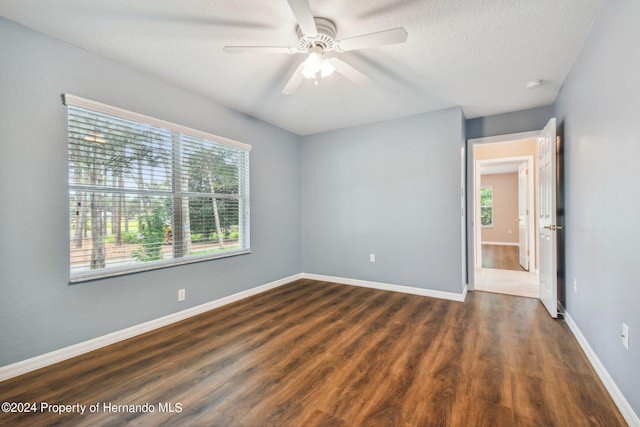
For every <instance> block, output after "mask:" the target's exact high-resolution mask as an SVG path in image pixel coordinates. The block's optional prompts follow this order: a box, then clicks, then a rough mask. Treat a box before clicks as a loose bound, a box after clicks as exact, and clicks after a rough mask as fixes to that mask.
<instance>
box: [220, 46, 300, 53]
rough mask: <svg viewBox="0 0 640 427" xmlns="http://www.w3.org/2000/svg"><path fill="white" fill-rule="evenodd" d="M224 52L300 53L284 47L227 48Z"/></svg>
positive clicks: (294, 49) (295, 49) (292, 48)
mask: <svg viewBox="0 0 640 427" xmlns="http://www.w3.org/2000/svg"><path fill="white" fill-rule="evenodd" d="M222 50H223V51H224V52H226V53H288V54H294V53H298V49H297V48H295V47H284V46H225V47H224V48H222Z"/></svg>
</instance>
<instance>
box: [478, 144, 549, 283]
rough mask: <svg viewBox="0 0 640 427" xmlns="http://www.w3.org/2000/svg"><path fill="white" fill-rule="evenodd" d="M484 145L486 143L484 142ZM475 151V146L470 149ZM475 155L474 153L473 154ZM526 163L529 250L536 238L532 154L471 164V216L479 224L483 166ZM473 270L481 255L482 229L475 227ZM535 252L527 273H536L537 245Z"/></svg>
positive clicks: (480, 263) (480, 259) (530, 259)
mask: <svg viewBox="0 0 640 427" xmlns="http://www.w3.org/2000/svg"><path fill="white" fill-rule="evenodd" d="M516 141H517V140H514V141H502V142H516ZM484 143H485V144H486V142H484ZM472 148H474V149H475V145H474V146H473V147H472ZM474 153H475V152H474ZM524 162H526V163H527V168H528V169H529V173H530V174H531V175H529V179H528V180H527V181H528V182H527V193H528V194H527V204H528V206H529V215H528V216H527V221H528V227H527V229H528V231H529V232H528V234H529V236H528V239H529V241H528V248H527V249H531V246H532V244H534V243H535V240H534V239H535V238H536V230H535V221H534V219H535V185H536V180H535V178H534V175H533V173H534V172H535V169H534V163H533V154H531V155H526V156H514V157H500V158H494V159H485V160H475V161H474V163H473V173H474V178H475V179H474V185H476V186H477V187H475V186H474V187H472V188H473V199H474V203H473V211H472V212H473V216H474V221H475V224H480V182H481V174H480V169H481V168H482V166H484V165H489V164H491V165H497V164H501V163H524ZM475 245H476V247H475V255H476V256H475V268H480V267H482V257H481V256H480V254H481V253H482V227H476V230H475ZM535 247H536V249H535V251H531V253H530V255H529V271H530V272H532V273H535V272H536V271H537V263H536V261H537V259H538V245H535Z"/></svg>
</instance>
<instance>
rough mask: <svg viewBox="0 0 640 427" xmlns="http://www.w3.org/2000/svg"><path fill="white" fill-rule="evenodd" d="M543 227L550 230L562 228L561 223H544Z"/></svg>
mask: <svg viewBox="0 0 640 427" xmlns="http://www.w3.org/2000/svg"><path fill="white" fill-rule="evenodd" d="M543 228H546V229H547V230H551V231H556V230H562V226H561V225H555V224H551V225H545V226H544V227H543Z"/></svg>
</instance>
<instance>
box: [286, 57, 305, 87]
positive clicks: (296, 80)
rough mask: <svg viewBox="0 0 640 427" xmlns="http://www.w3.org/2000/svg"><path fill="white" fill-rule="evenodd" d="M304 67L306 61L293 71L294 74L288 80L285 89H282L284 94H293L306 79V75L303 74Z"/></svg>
mask: <svg viewBox="0 0 640 427" xmlns="http://www.w3.org/2000/svg"><path fill="white" fill-rule="evenodd" d="M303 68H304V61H302V62H301V63H300V65H298V68H296V71H295V72H294V73H293V75H292V76H291V78H290V79H289V81H288V82H287V85H286V86H285V87H284V89H282V93H283V94H285V95H291V94H292V93H294V92H295V91H296V90H298V87H300V84H301V83H302V81H303V80H304V76H303V75H302V69H303Z"/></svg>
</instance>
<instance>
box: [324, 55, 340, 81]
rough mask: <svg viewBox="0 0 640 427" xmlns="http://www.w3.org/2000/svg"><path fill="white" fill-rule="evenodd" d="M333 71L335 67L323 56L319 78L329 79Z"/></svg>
mask: <svg viewBox="0 0 640 427" xmlns="http://www.w3.org/2000/svg"><path fill="white" fill-rule="evenodd" d="M335 70H336V67H334V66H333V64H332V63H331V61H329V60H328V59H327V58H325V57H324V56H323V57H322V61H321V62H320V77H322V78H325V77H329V76H330V75H331V74H333V72H334V71H335Z"/></svg>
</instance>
